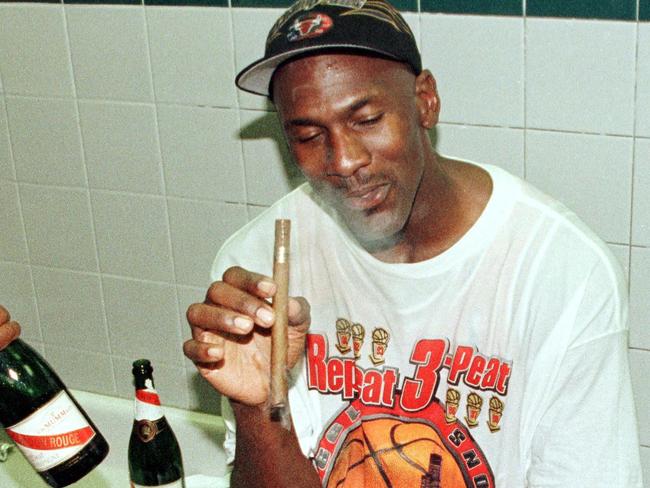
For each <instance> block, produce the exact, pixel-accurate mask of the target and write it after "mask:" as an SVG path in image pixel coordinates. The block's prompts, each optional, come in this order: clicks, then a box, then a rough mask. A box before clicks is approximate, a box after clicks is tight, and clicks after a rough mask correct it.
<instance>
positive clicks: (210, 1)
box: [64, 0, 228, 7]
mask: <svg viewBox="0 0 650 488" xmlns="http://www.w3.org/2000/svg"><path fill="white" fill-rule="evenodd" d="M64 1H65V0H64ZM144 4H145V5H168V6H177V7H180V6H182V7H227V6H228V0H144Z"/></svg>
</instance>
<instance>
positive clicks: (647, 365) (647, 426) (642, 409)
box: [630, 349, 650, 446]
mask: <svg viewBox="0 0 650 488" xmlns="http://www.w3.org/2000/svg"><path fill="white" fill-rule="evenodd" d="M630 371H631V374H632V389H633V390H634V400H635V403H636V414H637V419H638V421H639V440H640V441H641V444H643V445H645V446H648V445H650V408H648V404H650V377H648V371H650V351H640V350H635V349H632V350H630Z"/></svg>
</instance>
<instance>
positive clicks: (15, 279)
mask: <svg viewBox="0 0 650 488" xmlns="http://www.w3.org/2000/svg"><path fill="white" fill-rule="evenodd" d="M0 276H2V279H1V280H0V305H2V306H3V307H5V308H6V309H7V310H9V314H10V315H11V318H12V319H13V320H16V321H17V322H18V323H20V327H21V337H22V338H24V339H26V340H29V341H37V342H42V341H43V335H42V334H41V328H40V323H39V320H38V311H37V308H36V300H35V299H34V289H33V287H32V277H31V274H30V272H29V267H28V266H27V265H26V264H17V263H6V262H2V261H0Z"/></svg>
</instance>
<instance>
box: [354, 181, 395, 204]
mask: <svg viewBox="0 0 650 488" xmlns="http://www.w3.org/2000/svg"><path fill="white" fill-rule="evenodd" d="M389 190H390V184H388V183H384V184H382V185H373V186H367V187H363V188H359V189H356V190H354V191H349V192H346V193H345V194H344V198H343V205H345V206H346V207H348V208H349V209H351V210H366V211H367V210H371V209H373V208H375V207H378V206H379V205H381V204H382V203H383V201H384V200H386V197H387V196H388V192H389Z"/></svg>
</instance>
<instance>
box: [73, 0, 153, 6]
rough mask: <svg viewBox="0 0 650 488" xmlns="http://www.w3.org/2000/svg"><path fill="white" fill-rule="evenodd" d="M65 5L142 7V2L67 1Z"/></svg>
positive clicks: (121, 0)
mask: <svg viewBox="0 0 650 488" xmlns="http://www.w3.org/2000/svg"><path fill="white" fill-rule="evenodd" d="M63 3H66V4H69V5H80V4H84V5H142V0H110V1H109V2H106V1H102V0H65V1H64V2H63Z"/></svg>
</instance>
